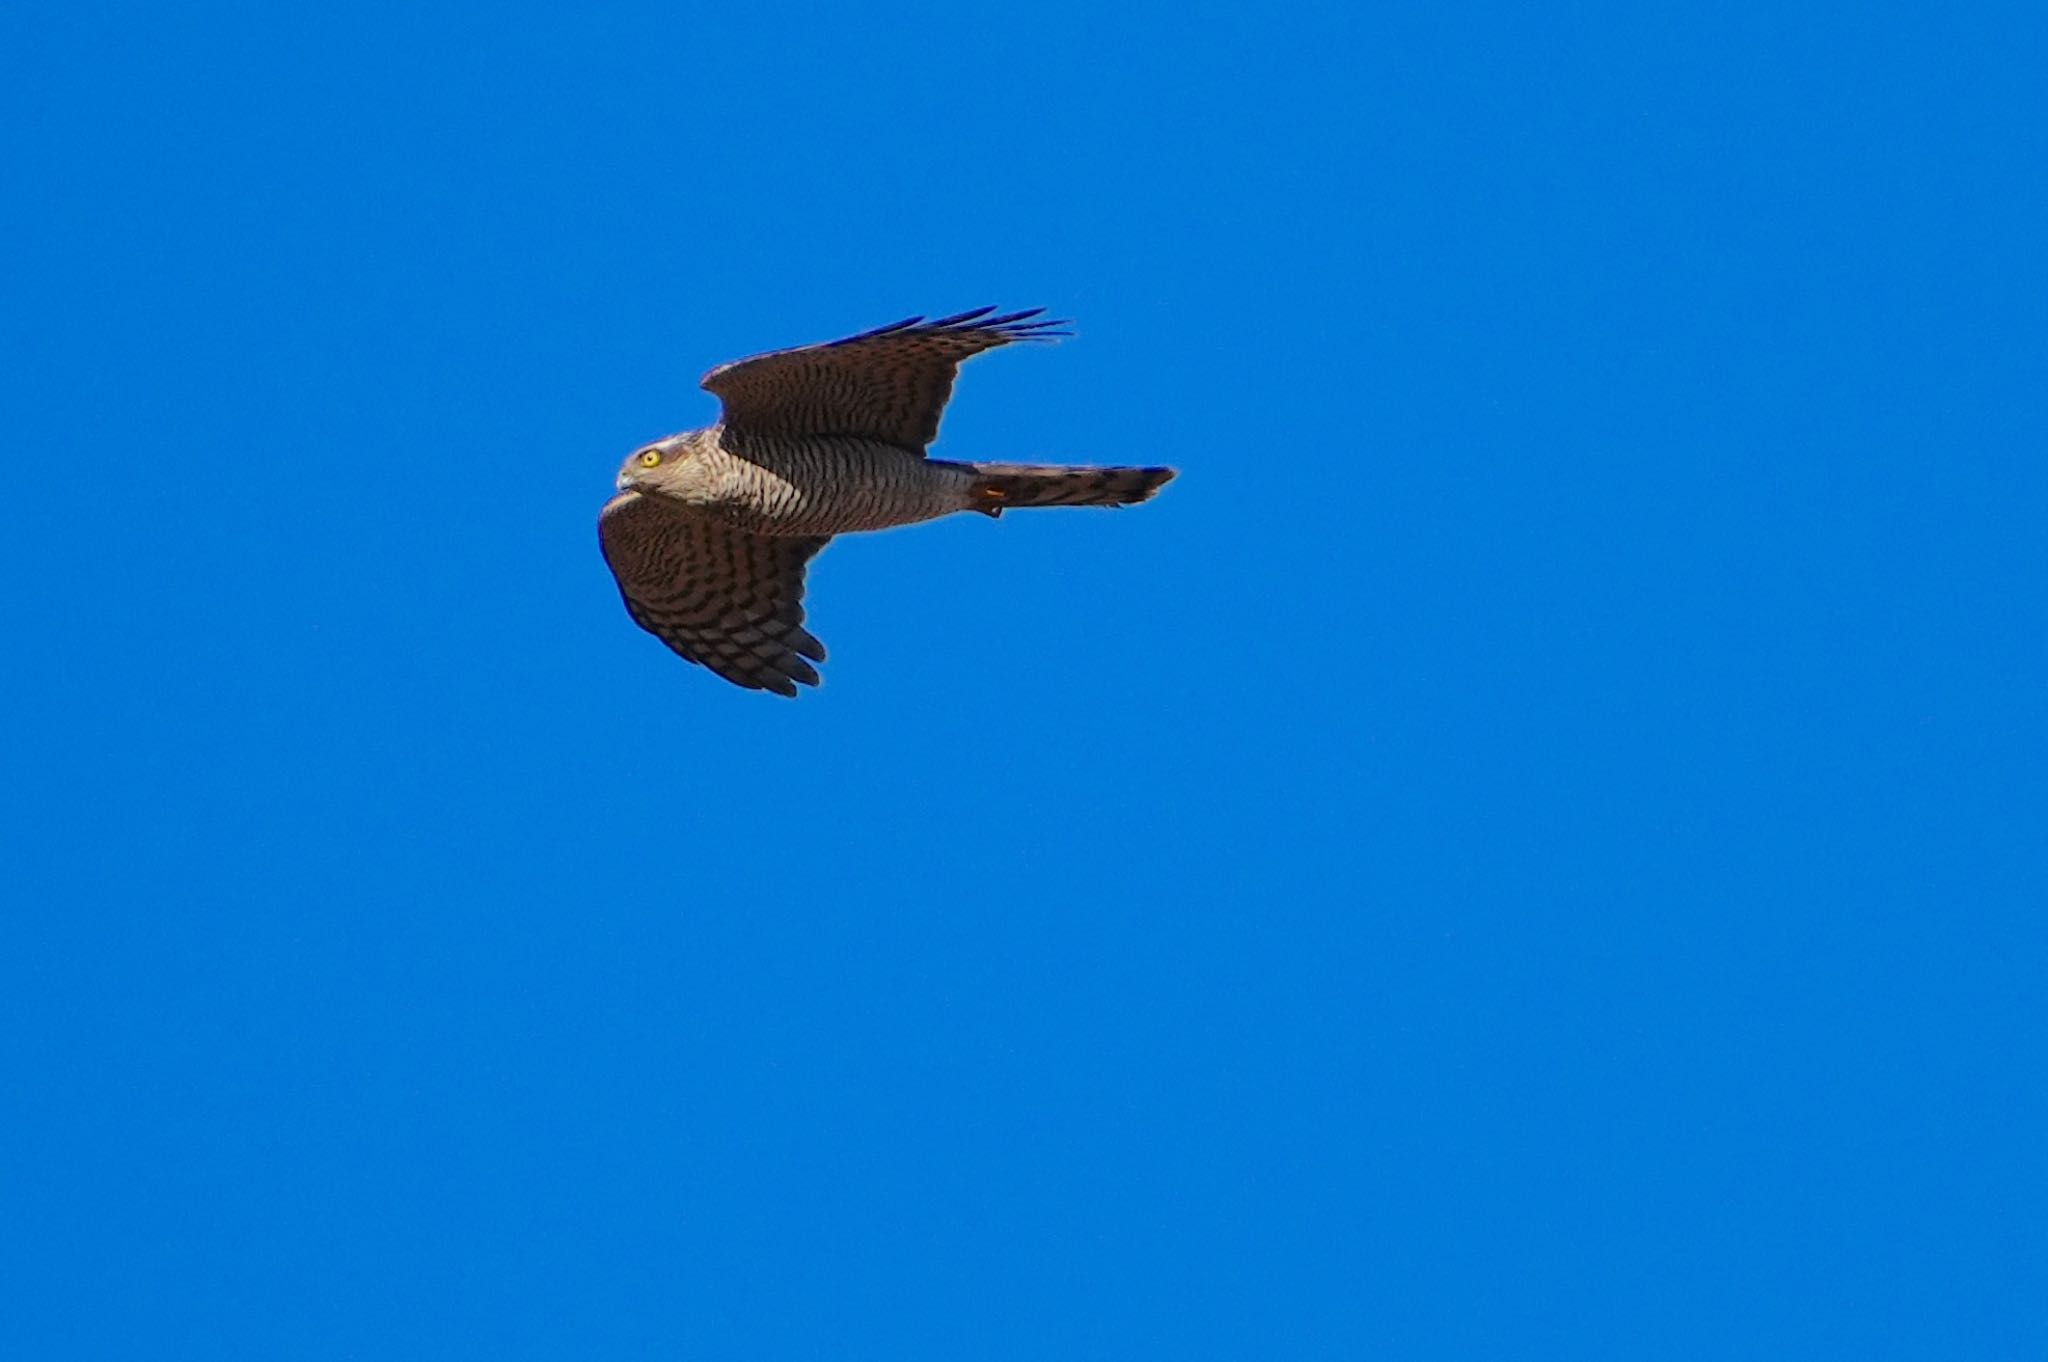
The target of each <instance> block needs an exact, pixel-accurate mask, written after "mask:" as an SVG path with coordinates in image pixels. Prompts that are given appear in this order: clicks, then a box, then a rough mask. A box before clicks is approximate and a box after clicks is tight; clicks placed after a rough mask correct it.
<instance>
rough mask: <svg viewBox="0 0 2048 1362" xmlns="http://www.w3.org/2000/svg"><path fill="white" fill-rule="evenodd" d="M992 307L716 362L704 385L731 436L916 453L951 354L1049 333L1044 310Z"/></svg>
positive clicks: (933, 433)
mask: <svg viewBox="0 0 2048 1362" xmlns="http://www.w3.org/2000/svg"><path fill="white" fill-rule="evenodd" d="M994 311H995V309H994V308H992V307H983V308H977V309H975V310H974V311H972V312H962V313H960V314H959V315H958V316H955V317H941V318H939V319H938V320H937V321H931V322H928V321H926V320H925V319H924V318H922V317H912V318H910V319H908V320H907V321H900V322H897V323H895V324H894V325H893V326H882V327H877V328H876V329H874V330H873V331H863V332H861V333H860V334H859V335H858V336H848V337H847V338H846V339H845V340H836V341H826V342H825V343H824V344H822V345H806V346H803V347H801V348H800V349H796V350H774V351H770V352H769V353H768V354H765V355H755V356H754V357H753V358H752V359H742V360H736V361H734V362H733V363H731V364H722V365H720V366H719V367H718V368H716V369H713V370H712V371H711V372H710V373H708V374H706V375H704V388H705V390H706V391H707V392H712V393H716V394H717V395H718V398H719V400H720V401H721V402H723V403H724V404H725V418H724V419H725V424H726V426H727V427H728V428H730V429H732V430H733V432H734V433H735V434H736V435H740V436H742V437H744V436H746V435H856V436H861V437H864V438H866V439H870V440H882V441H885V442H887V443H889V444H892V445H896V446H897V447H899V448H901V449H907V450H909V451H910V452H911V453H913V454H923V453H924V448H925V446H926V445H928V444H930V443H931V442H932V441H933V440H934V439H936V438H937V436H938V433H939V413H941V412H943V411H944V410H945V409H946V399H947V398H949V397H951V396H952V395H953V378H954V375H956V374H958V373H959V372H960V362H961V361H962V360H965V359H969V358H971V357H973V356H975V355H978V354H980V353H981V352H982V351H984V350H993V349H995V348H996V347H997V346H999V345H1008V344H1010V342H1012V341H1021V340H1051V339H1052V338H1054V337H1056V336H1064V335H1067V334H1069V333H1068V332H1065V331H1062V330H1059V329H1058V328H1060V327H1063V326H1065V325H1067V323H1065V322H1061V321H1033V320H1031V319H1032V318H1034V317H1036V316H1038V315H1039V314H1040V313H1041V312H1043V311H1045V309H1044V308H1033V309H1031V310H1030V311H1029V312H1009V313H1005V314H1003V315H1002V316H999V317H996V316H990V315H989V314H990V313H992V312H994Z"/></svg>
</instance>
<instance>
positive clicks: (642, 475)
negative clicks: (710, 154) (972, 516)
mask: <svg viewBox="0 0 2048 1362" xmlns="http://www.w3.org/2000/svg"><path fill="white" fill-rule="evenodd" d="M994 311H995V309H994V308H981V309H979V310H977V311H974V312H963V313H960V314H959V315H957V316H953V317H942V318H940V319H939V320H937V321H933V322H927V321H924V320H923V319H922V318H915V317H913V318H911V319H910V320H908V321H902V322H897V323H894V324H893V325H890V326H884V327H878V328H876V329H875V330H873V331H864V332H862V333H861V334H859V335H857V336H849V337H847V338H846V339H844V340H838V341H828V342H826V343H824V344H822V345H809V346H803V347H801V348H798V349H794V350H776V351H772V352H770V353H768V354H765V355H756V356H754V357H753V358H751V359H743V360H739V361H737V362H736V363H732V364H726V365H721V366H719V367H718V368H716V369H713V370H712V371H711V372H710V373H709V374H706V375H705V376H704V387H705V388H706V390H708V391H710V392H712V393H714V394H716V395H717V396H718V398H719V399H720V401H721V403H722V404H723V408H724V411H723V415H722V419H721V420H720V421H719V422H718V423H717V424H716V425H712V426H707V427H705V428H704V429H702V430H694V431H687V432H685V433H683V434H681V435H672V436H670V437H668V438H667V439H665V440H658V441H656V442H654V443H653V444H650V445H645V446H642V447H641V448H640V449H639V450H637V451H636V452H635V453H634V454H633V455H632V457H631V458H629V459H627V460H626V464H625V467H624V468H623V469H622V470H621V471H620V473H619V478H618V486H619V495H618V496H616V497H614V498H612V500H611V501H610V502H608V503H607V504H606V505H605V508H604V512H603V514H602V515H600V516H599V518H598V533H599V540H600V543H601V546H602V547H603V549H604V556H605V561H606V562H607V563H608V564H609V565H610V566H611V569H612V573H613V575H614V576H615V577H616V578H617V579H618V583H619V590H620V593H621V594H622V595H623V596H624V597H625V601H626V609H627V610H628V612H629V613H631V615H632V616H633V619H634V620H635V621H636V622H637V623H639V625H640V626H641V627H642V628H644V629H646V630H647V631H648V632H650V633H652V634H654V635H655V636H657V637H658V638H660V639H661V640H662V642H664V643H666V644H668V646H669V647H670V648H673V649H674V650H675V651H676V652H677V653H680V654H681V655H682V656H683V657H685V658H688V659H689V660H690V661H692V662H697V663H701V664H703V665H704V666H706V667H709V668H711V670H713V671H715V672H717V673H718V674H719V675H720V676H723V677H724V678H725V679H726V680H728V681H731V682H733V683H735V684H737V685H741V686H746V687H749V688H751V689H756V690H772V691H775V692H777V693H779V694H783V695H795V694H796V690H797V686H798V685H799V684H802V685H816V684H817V682H818V673H817V669H816V668H815V667H813V666H812V665H811V663H812V662H822V661H823V660H824V657H825V649H824V646H823V645H822V644H820V643H819V642H818V640H817V639H816V638H815V637H813V636H812V635H811V634H810V633H808V632H807V631H805V630H804V629H803V627H802V624H803V618H804V612H803V604H802V601H803V590H804V570H805V568H806V566H807V565H808V564H809V562H810V560H811V559H812V558H813V557H815V556H816V555H817V553H818V551H819V550H820V549H822V548H823V547H824V546H825V544H826V541H827V540H828V539H829V538H830V537H831V536H832V535H834V534H839V533H844V532H847V531H854V530H878V529H886V528H888V527H890V526H893V525H908V524H914V523H916V522H917V521H920V520H930V519H933V518H935V517H938V516H942V515H948V514H951V513H952V512H955V511H979V512H982V513H983V514H986V515H991V516H994V515H1000V514H1001V513H1002V512H1003V511H1005V510H1008V509H1011V508H1012V507H1016V508H1028V507H1039V506H1121V505H1128V504H1131V503H1133V502H1139V501H1144V500H1146V499H1147V498H1149V497H1151V496H1152V494H1153V493H1155V492H1156V491H1158V490H1159V488H1160V487H1161V486H1163V485H1165V483H1166V482H1167V481H1168V480H1170V479H1171V478H1172V477H1173V470H1172V469H1170V468H1157V467H1148V468H1068V467H1061V466H1056V465H1042V464H1011V463H985V464H984V463H954V462H949V461H946V460H940V459H928V458H926V457H925V447H926V446H927V445H928V444H930V443H931V441H932V440H933V439H934V438H936V437H937V435H938V430H939V417H940V415H941V414H942V413H943V412H944V410H945V406H946V401H947V399H948V398H949V397H950V396H951V395H952V391H953V381H954V378H955V376H956V375H957V374H958V373H959V369H960V364H961V362H962V361H964V360H966V359H969V358H971V357H973V356H974V355H977V354H980V353H981V352H982V351H984V350H992V349H995V348H997V347H998V346H1003V345H1008V344H1011V343H1013V342H1016V341H1041V340H1050V339H1052V338H1054V337H1056V336H1062V335H1066V334H1067V333H1066V332H1064V331H1062V330H1060V329H1059V328H1061V327H1063V326H1064V325H1065V323H1064V322H1056V321H1038V320H1034V318H1036V317H1038V315H1039V314H1038V312H1037V311H1031V312H1013V313H1008V314H1006V315H1002V316H994V315H991V314H992V313H994Z"/></svg>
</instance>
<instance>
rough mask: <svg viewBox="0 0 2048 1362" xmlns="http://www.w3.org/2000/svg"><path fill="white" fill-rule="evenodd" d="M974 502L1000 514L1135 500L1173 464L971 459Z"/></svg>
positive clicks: (1147, 495) (973, 506)
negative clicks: (1128, 465) (1119, 465)
mask: <svg viewBox="0 0 2048 1362" xmlns="http://www.w3.org/2000/svg"><path fill="white" fill-rule="evenodd" d="M961 466H962V467H964V468H967V469H970V470H972V471H973V473H974V474H975V478H974V482H973V485H972V486H970V487H969V488H968V508H969V509H970V510H976V511H980V512H981V513H982V514H984V515H991V516H999V515H1001V514H1002V513H1003V512H1004V511H1006V510H1009V509H1010V508H1011V507H1013V506H1129V505H1132V504H1134V503H1136V502H1140V501H1148V500H1150V499H1151V497H1152V494H1153V493H1155V492H1157V491H1158V490H1159V489H1160V488H1161V487H1164V486H1165V485H1166V484H1167V483H1168V482H1170V481H1172V479H1173V474H1174V470H1173V469H1171V468H1064V467H1061V466H1060V465H1058V464H1034V463H970V464H963V465H961Z"/></svg>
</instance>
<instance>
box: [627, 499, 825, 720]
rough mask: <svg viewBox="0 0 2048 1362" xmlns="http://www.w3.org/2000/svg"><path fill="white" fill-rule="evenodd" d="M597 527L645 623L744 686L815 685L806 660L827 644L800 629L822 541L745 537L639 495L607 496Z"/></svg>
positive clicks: (821, 653) (789, 688) (630, 607)
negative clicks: (807, 582) (808, 575)
mask: <svg viewBox="0 0 2048 1362" xmlns="http://www.w3.org/2000/svg"><path fill="white" fill-rule="evenodd" d="M597 526H598V542H599V544H600V546H601V547H602V548H603V550H604V558H605V562H606V563H607V564H608V565H609V566H610V567H611V570H612V576H613V577H615V578H616V579H617V580H618V584H619V594H620V595H621V596H623V597H624V598H625V601H626V611H627V613H628V614H630V615H632V617H633V620H634V622H635V623H637V624H638V625H639V626H640V627H641V628H643V629H645V630H646V631H647V632H648V633H650V634H653V635H654V636H655V637H656V638H658V639H660V640H661V641H662V642H663V643H666V644H667V645H668V646H669V647H670V648H672V649H674V650H675V651H676V652H677V653H678V654H680V655H681V656H683V657H685V658H687V659H689V660H690V661H692V662H695V663H698V664H700V665H702V666H705V667H709V668H710V669H711V670H712V671H714V672H717V673H718V674H719V675H720V676H722V677H724V678H725V679H726V680H728V681H730V682H732V683H733V684H735V685H739V686H745V687H747V688H748V689H750V690H772V691H774V692H776V693H777V694H779V695H795V694H796V688H797V686H798V685H799V684H802V685H806V686H815V685H817V684H818V669H817V668H815V667H813V666H812V665H811V663H812V662H823V661H824V660H825V645H824V644H822V643H820V642H819V641H818V640H817V638H816V637H815V636H814V635H813V634H811V633H810V632H809V631H808V630H806V629H805V628H804V627H803V622H804V606H803V595H804V572H805V569H806V568H807V567H808V565H809V564H810V561H811V559H813V558H815V557H816V556H817V555H818V551H819V550H820V549H822V548H824V547H825V545H826V543H827V542H828V537H826V536H797V535H765V534H748V533H746V532H745V531H743V530H738V529H735V528H733V527H732V526H730V525H727V524H726V523H725V522H723V521H721V520H716V519H714V518H712V517H710V516H706V515H703V514H700V513H698V512H696V511H693V510H691V509H690V508H689V507H687V506H682V505H679V504H677V503H675V502H672V501H669V500H667V499H666V498H663V497H658V496H648V495H643V494H642V493H639V492H624V493H621V494H620V495H618V496H616V497H613V498H612V499H611V500H610V501H609V502H607V503H606V504H605V508H604V510H603V512H602V513H601V514H600V515H599V516H598V522H597Z"/></svg>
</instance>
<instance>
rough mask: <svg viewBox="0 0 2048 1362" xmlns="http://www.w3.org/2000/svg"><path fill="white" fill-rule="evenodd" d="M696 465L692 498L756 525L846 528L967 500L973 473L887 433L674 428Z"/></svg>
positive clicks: (782, 530)
mask: <svg viewBox="0 0 2048 1362" xmlns="http://www.w3.org/2000/svg"><path fill="white" fill-rule="evenodd" d="M674 438H675V439H676V440H677V441H679V442H682V443H683V446H684V447H685V448H686V449H687V450H688V456H689V458H690V460H691V462H692V463H693V464H694V465H696V467H695V468H694V469H693V470H692V472H691V473H690V475H689V477H690V488H691V491H692V493H693V494H696V495H700V496H701V498H702V499H701V500H694V501H693V504H695V505H698V506H700V507H702V508H704V509H705V510H706V511H709V512H711V513H712V514H715V515H717V516H719V517H720V518H721V519H724V520H725V521H726V522H727V523H729V524H731V525H733V526H735V527H737V528H739V529H743V530H747V531H749V532H751V533H754V534H798V535H810V534H827V535H830V534H847V533H851V532H852V531H855V530H886V529H890V528H893V527H894V526H897V525H914V524H916V523H917V522H918V521H920V520H932V519H936V518H937V517H939V516H942V515H948V514H950V513H952V512H954V511H964V510H966V509H968V506H969V502H968V489H969V488H970V487H971V486H972V485H973V483H974V474H973V473H972V472H971V471H970V470H969V469H968V468H967V467H965V466H964V465H961V464H955V463H946V462H943V461H941V460H937V459H927V458H923V457H921V456H919V455H916V454H912V453H910V452H909V451H908V450H904V449H899V448H897V447H896V446H895V445H891V444H885V443H883V442H882V441H880V440H866V439H861V438H858V437H853V436H825V435H755V436H745V435H740V434H730V433H728V432H727V431H726V429H725V427H724V426H723V425H716V426H709V427H706V428H705V429H703V430H696V431H691V432H690V433H689V434H687V435H682V436H677V437H674Z"/></svg>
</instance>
